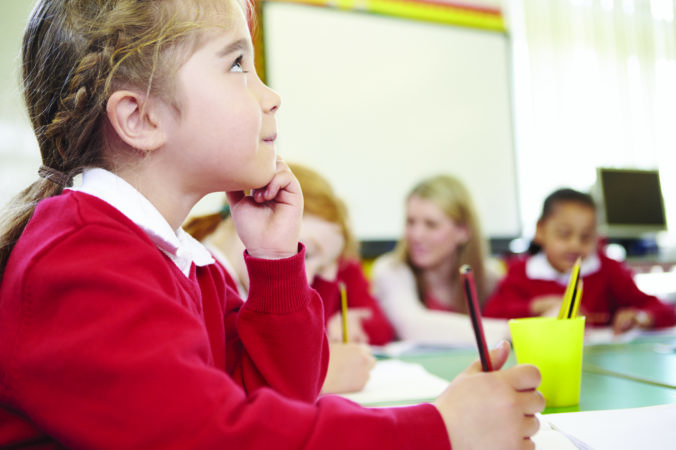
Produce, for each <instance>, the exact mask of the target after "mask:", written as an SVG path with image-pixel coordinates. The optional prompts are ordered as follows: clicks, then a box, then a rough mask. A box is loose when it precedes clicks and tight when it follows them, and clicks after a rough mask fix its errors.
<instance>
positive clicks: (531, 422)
mask: <svg viewBox="0 0 676 450" xmlns="http://www.w3.org/2000/svg"><path fill="white" fill-rule="evenodd" d="M539 429H540V421H539V420H538V418H537V417H535V416H530V415H529V416H524V417H523V420H522V421H521V427H520V430H519V431H520V432H521V436H523V437H531V436H533V435H534V434H535V433H537V431H538V430H539Z"/></svg>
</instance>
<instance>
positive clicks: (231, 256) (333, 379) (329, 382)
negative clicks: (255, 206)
mask: <svg viewBox="0 0 676 450" xmlns="http://www.w3.org/2000/svg"><path fill="white" fill-rule="evenodd" d="M290 166H291V167H293V169H294V175H295V172H296V171H297V169H298V168H297V167H296V166H294V165H290ZM298 172H299V175H300V180H303V182H304V181H305V179H303V176H302V175H303V171H302V170H299V171H298ZM306 185H307V184H306ZM302 192H303V194H304V196H303V197H304V198H303V200H304V203H305V213H304V215H303V222H304V224H303V225H304V226H303V228H305V220H306V218H307V217H308V214H307V212H308V211H309V210H312V204H313V200H312V198H313V197H312V194H311V195H310V196H309V197H306V195H305V194H307V193H308V192H307V189H305V190H302ZM314 198H315V199H316V195H315V197H314ZM315 207H316V206H315ZM183 228H184V229H185V231H187V232H188V233H189V234H190V235H191V236H192V237H194V238H195V239H197V240H199V241H201V242H202V243H203V244H204V245H205V246H206V247H207V248H208V249H209V251H210V252H211V253H212V255H213V256H214V259H215V260H216V261H217V262H218V263H220V264H221V265H222V266H223V269H224V275H225V277H226V283H228V284H229V285H230V287H232V288H233V289H235V290H237V291H238V292H239V294H240V296H242V298H246V297H247V296H248V291H249V274H248V273H247V268H246V264H245V260H244V255H243V254H244V250H245V248H244V244H242V241H241V240H240V239H239V236H237V232H236V230H235V226H234V223H233V220H232V216H231V215H230V206H229V205H227V204H226V205H225V206H224V207H223V208H222V209H221V210H220V211H219V212H218V213H214V214H206V215H202V216H197V217H193V218H191V219H190V220H189V221H188V222H187V223H186V224H185V225H184V227H183ZM316 253H317V254H319V253H320V252H316ZM305 255H306V266H305V267H306V273H307V272H308V270H307V269H308V267H309V266H310V265H309V264H308V261H309V260H310V258H308V255H309V252H308V250H307V249H306V252H305ZM312 259H314V258H312ZM309 278H310V279H312V277H309ZM322 285H325V286H329V287H331V283H330V282H328V281H325V282H323V283H322ZM313 287H315V289H316V288H317V287H316V286H314V285H313ZM336 289H337V288H336ZM319 293H320V296H321V297H322V300H323V301H324V317H325V318H326V317H327V312H326V311H327V309H328V308H327V304H326V297H325V296H324V295H325V294H326V292H321V291H320V292H319ZM329 294H333V291H331V290H329ZM330 299H331V300H332V301H333V300H334V299H333V298H332V297H331V298H330ZM386 324H387V323H386ZM353 325H354V324H353ZM357 325H360V324H357ZM354 326H356V325H354ZM376 330H378V328H377V327H376ZM340 337H342V336H339V338H340ZM339 338H337V339H331V338H330V336H329V366H328V370H327V372H326V378H325V379H324V384H323V385H322V389H321V393H323V394H339V393H346V392H356V391H360V390H362V389H363V388H364V386H365V385H366V383H367V382H368V380H369V376H370V372H371V369H372V368H373V366H374V365H375V358H374V357H373V355H372V353H371V349H370V347H369V346H368V345H365V344H364V343H363V341H362V342H358V341H357V342H355V340H354V339H353V340H352V341H351V342H348V343H343V342H342V340H341V339H339Z"/></svg>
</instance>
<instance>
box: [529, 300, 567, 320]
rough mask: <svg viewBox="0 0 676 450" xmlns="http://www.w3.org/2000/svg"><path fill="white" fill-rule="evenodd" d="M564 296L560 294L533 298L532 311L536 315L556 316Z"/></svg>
mask: <svg viewBox="0 0 676 450" xmlns="http://www.w3.org/2000/svg"><path fill="white" fill-rule="evenodd" d="M562 303H563V297H562V296H560V295H546V296H542V297H537V298H535V299H533V301H532V302H531V304H530V312H531V313H532V314H533V315H534V316H543V317H556V316H557V315H558V314H559V310H560V309H561V304H562Z"/></svg>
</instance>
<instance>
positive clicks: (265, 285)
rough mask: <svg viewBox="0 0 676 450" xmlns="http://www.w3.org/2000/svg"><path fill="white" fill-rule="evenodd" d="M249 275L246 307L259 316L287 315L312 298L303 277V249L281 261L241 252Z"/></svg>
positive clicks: (299, 246) (301, 247)
mask: <svg viewBox="0 0 676 450" xmlns="http://www.w3.org/2000/svg"><path fill="white" fill-rule="evenodd" d="M244 261H245V262H246V266H247V271H248V273H249V298H248V300H247V302H246V303H247V307H248V308H250V309H252V310H254V311H257V312H263V313H271V314H288V313H292V312H295V311H298V310H301V309H304V308H306V307H307V305H308V303H309V302H310V300H311V298H312V292H313V291H312V290H311V289H310V287H309V286H308V282H307V276H306V274H305V247H304V246H303V244H300V243H299V244H298V253H297V254H295V255H294V256H291V257H289V258H284V259H274V260H272V259H260V258H254V257H253V256H250V255H249V254H248V253H247V252H246V251H244Z"/></svg>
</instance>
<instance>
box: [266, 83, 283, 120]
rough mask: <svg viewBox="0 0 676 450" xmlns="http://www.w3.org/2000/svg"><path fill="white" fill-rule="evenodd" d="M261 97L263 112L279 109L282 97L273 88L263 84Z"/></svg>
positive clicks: (272, 111)
mask: <svg viewBox="0 0 676 450" xmlns="http://www.w3.org/2000/svg"><path fill="white" fill-rule="evenodd" d="M263 90H264V93H263V98H262V102H261V104H262V107H263V112H265V113H270V114H272V113H275V112H277V110H278V109H279V107H280V105H281V103H282V98H281V97H280V96H279V94H278V93H277V92H275V91H274V90H272V89H270V88H269V87H268V86H266V85H263Z"/></svg>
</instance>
